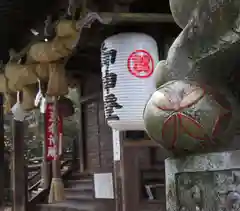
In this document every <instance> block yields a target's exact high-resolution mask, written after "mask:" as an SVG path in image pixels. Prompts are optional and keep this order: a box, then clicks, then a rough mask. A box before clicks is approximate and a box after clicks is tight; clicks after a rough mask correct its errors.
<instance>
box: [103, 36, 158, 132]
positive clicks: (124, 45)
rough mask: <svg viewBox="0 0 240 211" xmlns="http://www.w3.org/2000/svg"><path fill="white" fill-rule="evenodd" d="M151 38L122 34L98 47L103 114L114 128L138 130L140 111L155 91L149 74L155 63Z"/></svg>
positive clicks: (155, 54)
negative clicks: (100, 65)
mask: <svg viewBox="0 0 240 211" xmlns="http://www.w3.org/2000/svg"><path fill="white" fill-rule="evenodd" d="M158 59H159V58H158V48H157V44H156V42H155V41H154V40H153V38H151V37H149V36H148V35H145V34H141V33H122V34H118V35H114V36H112V37H110V38H108V39H107V40H105V41H104V43H103V44H102V47H101V64H102V82H103V97H104V108H105V117H106V119H107V121H108V124H109V125H110V126H111V127H112V128H115V129H118V130H131V129H135V130H138V129H139V130H141V129H144V126H143V118H142V114H143V110H144V107H145V103H146V102H147V100H148V99H149V97H150V95H151V94H152V93H153V92H154V91H155V83H154V79H153V77H152V73H153V70H154V67H155V66H156V64H157V62H158Z"/></svg>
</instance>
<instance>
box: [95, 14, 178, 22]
mask: <svg viewBox="0 0 240 211" xmlns="http://www.w3.org/2000/svg"><path fill="white" fill-rule="evenodd" d="M99 15H100V17H101V18H102V19H103V21H104V23H105V24H116V23H119V22H140V23H146V22H149V23H150V22H151V23H175V22H174V19H173V17H172V15H171V14H163V13H162V14H161V13H113V12H100V13H99Z"/></svg>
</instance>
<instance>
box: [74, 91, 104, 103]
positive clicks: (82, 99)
mask: <svg viewBox="0 0 240 211" xmlns="http://www.w3.org/2000/svg"><path fill="white" fill-rule="evenodd" d="M101 97H102V92H95V93H93V94H90V95H87V96H81V97H80V100H79V103H80V104H84V103H88V102H90V101H93V100H96V99H99V98H101Z"/></svg>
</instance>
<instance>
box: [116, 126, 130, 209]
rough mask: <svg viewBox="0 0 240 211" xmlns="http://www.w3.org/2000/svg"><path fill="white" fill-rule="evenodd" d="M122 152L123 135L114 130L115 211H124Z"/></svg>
mask: <svg viewBox="0 0 240 211" xmlns="http://www.w3.org/2000/svg"><path fill="white" fill-rule="evenodd" d="M121 150H122V134H121V133H120V132H119V131H117V130H114V129H113V161H114V165H113V171H114V172H113V177H114V198H115V211H122V210H123V200H122V199H123V198H122V187H123V185H122V176H121V173H122V172H121V154H122V153H121ZM129 211H130V210H129Z"/></svg>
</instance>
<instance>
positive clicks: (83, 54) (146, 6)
mask: <svg viewBox="0 0 240 211" xmlns="http://www.w3.org/2000/svg"><path fill="white" fill-rule="evenodd" d="M77 1H78V5H82V1H83V0H77ZM67 5H68V1H66V0H51V1H50V0H38V1H37V0H35V1H33V0H11V1H10V0H1V1H0V24H1V30H0V38H1V39H0V46H1V51H0V60H3V61H4V63H5V62H7V61H8V50H9V49H10V48H15V49H16V50H20V49H21V48H23V47H24V46H25V45H27V43H28V42H29V41H30V40H31V39H32V37H33V36H34V35H33V34H32V33H31V32H30V29H31V28H35V29H36V28H38V27H39V26H40V27H41V26H43V24H44V20H45V19H46V17H47V15H49V14H51V15H53V16H54V17H57V16H59V15H60V13H63V12H65V11H66V8H67ZM87 8H88V9H90V10H91V11H97V12H116V11H117V12H133V13H136V12H137V13H168V14H169V13H170V9H169V2H168V0H164V1H153V0H152V1H151V3H149V0H87ZM122 31H141V32H146V33H148V34H150V35H152V36H153V37H154V38H155V39H157V40H161V38H162V37H163V34H177V33H178V32H179V29H178V28H177V27H176V25H175V24H163V23H161V24H160V23H146V22H145V23H133V22H132V23H119V24H117V25H109V26H108V25H101V24H94V25H93V27H91V28H90V29H84V32H83V33H82V36H81V40H80V43H79V50H78V52H77V54H76V55H75V56H74V57H73V58H72V59H71V60H70V62H69V63H68V65H67V69H72V70H76V69H77V70H78V71H81V70H79V66H80V67H85V69H84V71H86V67H88V68H87V69H89V70H91V71H95V70H96V71H97V72H99V69H100V55H99V53H100V52H99V49H100V45H101V42H102V41H103V40H104V39H105V38H106V37H107V36H110V35H112V34H115V33H117V32H122ZM89 55H91V56H89ZM79 61H81V62H82V63H81V65H79ZM87 71H88V70H87Z"/></svg>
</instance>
